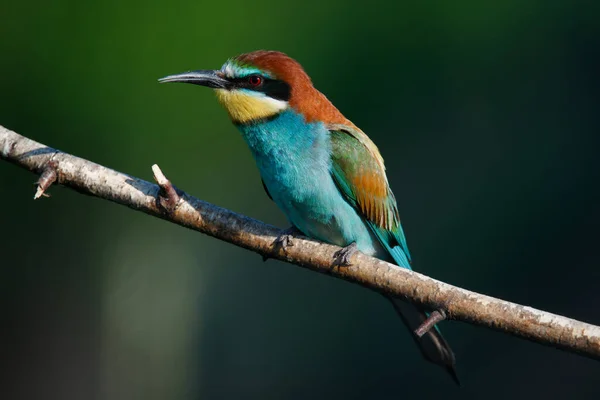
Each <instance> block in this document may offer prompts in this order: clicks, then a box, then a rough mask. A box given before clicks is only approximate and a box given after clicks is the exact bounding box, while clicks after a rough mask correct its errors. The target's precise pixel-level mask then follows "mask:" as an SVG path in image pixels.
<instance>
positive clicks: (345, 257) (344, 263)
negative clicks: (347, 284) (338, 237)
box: [332, 242, 358, 267]
mask: <svg viewBox="0 0 600 400" xmlns="http://www.w3.org/2000/svg"><path fill="white" fill-rule="evenodd" d="M357 252H358V246H357V245H356V242H352V243H350V244H349V245H348V246H346V247H344V248H343V249H341V250H338V251H336V252H335V253H334V254H333V264H332V267H349V266H350V265H352V261H351V260H352V256H354V254H356V253H357Z"/></svg>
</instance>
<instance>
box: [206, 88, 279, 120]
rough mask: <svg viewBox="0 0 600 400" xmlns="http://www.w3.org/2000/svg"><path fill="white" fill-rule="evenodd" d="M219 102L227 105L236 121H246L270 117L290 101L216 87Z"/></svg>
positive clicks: (228, 110) (224, 105) (232, 118)
mask: <svg viewBox="0 0 600 400" xmlns="http://www.w3.org/2000/svg"><path fill="white" fill-rule="evenodd" d="M215 93H216V94H217V99H218V100H219V103H221V104H222V105H223V107H225V109H226V110H227V113H229V117H230V118H231V120H232V121H233V122H235V123H241V124H243V123H246V122H250V121H253V120H257V119H262V118H269V117H272V116H273V115H275V114H278V113H280V112H281V111H283V110H285V109H286V108H287V106H288V103H287V102H286V101H283V100H277V99H273V98H271V97H268V96H254V95H251V94H247V93H244V92H242V91H240V90H227V89H216V90H215Z"/></svg>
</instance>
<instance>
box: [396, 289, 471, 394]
mask: <svg viewBox="0 0 600 400" xmlns="http://www.w3.org/2000/svg"><path fill="white" fill-rule="evenodd" d="M386 297H387V298H388V299H389V300H390V301H391V302H392V305H393V306H394V309H395V310H396V312H397V313H398V315H399V316H400V318H402V321H403V322H404V325H406V327H407V328H408V330H409V331H410V334H411V336H412V337H413V339H414V340H415V343H416V344H417V346H418V347H419V349H420V350H421V353H422V354H423V357H424V358H425V359H426V360H428V361H430V362H432V363H434V364H437V365H439V366H441V367H443V368H444V369H446V371H448V373H449V374H450V376H451V377H452V379H453V380H454V381H455V382H456V383H457V384H458V385H459V386H460V381H459V379H458V375H457V373H456V360H455V358H454V353H453V352H452V349H451V348H450V345H449V344H448V342H447V341H446V339H444V337H443V336H442V333H441V332H440V330H439V329H438V328H437V327H434V328H433V329H431V330H430V331H429V332H427V333H426V334H425V335H423V337H421V338H419V337H418V336H417V335H415V332H414V331H415V329H417V328H418V327H419V326H420V325H421V324H422V323H423V321H425V320H426V319H427V313H426V312H425V311H424V310H422V309H419V308H418V307H416V306H414V305H412V304H409V303H406V302H404V301H402V300H399V299H395V298H392V297H388V296H386Z"/></svg>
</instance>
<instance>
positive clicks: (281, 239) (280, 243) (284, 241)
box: [263, 226, 301, 261]
mask: <svg viewBox="0 0 600 400" xmlns="http://www.w3.org/2000/svg"><path fill="white" fill-rule="evenodd" d="M300 233H301V232H300V231H299V230H298V229H296V227H294V226H292V227H290V228H288V229H286V230H284V231H283V232H281V234H280V235H279V236H277V238H276V239H275V240H274V241H273V251H277V249H279V248H281V249H282V250H283V251H285V249H287V248H288V247H291V246H293V245H294V243H293V242H292V239H293V238H294V236H295V235H297V234H300ZM269 258H270V257H269V256H267V255H263V261H267V260H268V259H269Z"/></svg>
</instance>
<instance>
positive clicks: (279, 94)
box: [229, 75, 291, 101]
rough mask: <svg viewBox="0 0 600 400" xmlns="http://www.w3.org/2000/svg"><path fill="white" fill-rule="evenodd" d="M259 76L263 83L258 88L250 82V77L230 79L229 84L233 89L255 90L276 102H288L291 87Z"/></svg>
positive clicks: (282, 82)
mask: <svg viewBox="0 0 600 400" xmlns="http://www.w3.org/2000/svg"><path fill="white" fill-rule="evenodd" d="M259 76H260V78H261V79H262V83H261V84H260V85H258V86H253V85H252V84H251V83H250V82H249V77H248V76H246V77H243V78H232V79H229V82H230V83H231V86H232V87H233V88H238V89H250V90H255V91H257V92H262V93H264V94H266V95H267V96H269V97H272V98H274V99H276V100H283V101H288V100H289V99H290V95H291V89H290V85H288V84H287V83H285V82H284V81H280V80H277V79H271V78H267V77H264V76H261V75H259Z"/></svg>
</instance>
